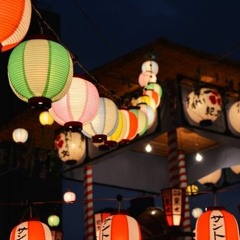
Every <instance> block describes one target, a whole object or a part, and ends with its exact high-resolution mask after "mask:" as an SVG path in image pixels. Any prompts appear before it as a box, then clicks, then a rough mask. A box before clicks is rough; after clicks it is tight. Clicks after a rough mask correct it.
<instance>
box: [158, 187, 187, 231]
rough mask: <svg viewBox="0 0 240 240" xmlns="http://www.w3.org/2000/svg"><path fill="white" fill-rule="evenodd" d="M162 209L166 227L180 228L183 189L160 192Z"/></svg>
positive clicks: (169, 189) (168, 189)
mask: <svg viewBox="0 0 240 240" xmlns="http://www.w3.org/2000/svg"><path fill="white" fill-rule="evenodd" d="M162 200H163V208H164V213H165V218H166V222H167V225H168V226H169V227H173V226H180V225H181V220H182V213H183V206H184V205H183V189H181V188H167V189H163V190H162Z"/></svg>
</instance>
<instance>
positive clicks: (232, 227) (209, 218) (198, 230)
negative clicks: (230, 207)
mask: <svg viewBox="0 0 240 240" xmlns="http://www.w3.org/2000/svg"><path fill="white" fill-rule="evenodd" d="M195 239H196V240H216V239H222V240H239V229H238V224H237V221H236V219H235V217H234V216H233V215H232V214H231V213H229V212H227V211H226V210H225V209H224V208H221V207H212V208H209V209H207V211H206V212H204V213H202V214H201V215H200V217H199V218H198V219H197V222H196V227H195Z"/></svg>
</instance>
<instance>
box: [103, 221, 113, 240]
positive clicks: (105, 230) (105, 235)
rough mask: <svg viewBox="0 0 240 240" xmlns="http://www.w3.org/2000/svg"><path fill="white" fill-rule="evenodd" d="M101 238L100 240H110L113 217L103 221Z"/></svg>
mask: <svg viewBox="0 0 240 240" xmlns="http://www.w3.org/2000/svg"><path fill="white" fill-rule="evenodd" d="M101 230H102V231H101V237H100V239H104V238H108V237H109V235H110V231H111V217H109V218H106V219H105V220H104V221H103V224H102V229H101Z"/></svg>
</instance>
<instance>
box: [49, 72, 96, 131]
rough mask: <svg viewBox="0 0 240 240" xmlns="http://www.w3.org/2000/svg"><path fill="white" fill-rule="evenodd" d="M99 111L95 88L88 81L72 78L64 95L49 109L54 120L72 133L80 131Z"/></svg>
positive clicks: (76, 77)
mask: <svg viewBox="0 0 240 240" xmlns="http://www.w3.org/2000/svg"><path fill="white" fill-rule="evenodd" d="M98 109H99V94H98V90H97V88H96V87H95V86H94V85H93V84H92V83H91V82H89V81H87V80H85V79H83V78H80V77H78V76H75V77H73V79H72V83H71V86H70V88H69V90H68V92H67V93H66V95H65V96H64V97H63V98H62V99H60V100H59V101H57V102H54V103H53V104H52V107H51V108H50V109H49V112H50V114H51V115H52V116H53V118H54V120H55V121H56V122H57V123H58V124H60V125H62V126H65V127H66V128H68V129H71V130H72V131H81V130H82V126H83V124H87V123H88V122H90V121H91V120H93V118H94V117H95V116H96V114H97V111H98Z"/></svg>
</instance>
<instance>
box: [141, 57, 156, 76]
mask: <svg viewBox="0 0 240 240" xmlns="http://www.w3.org/2000/svg"><path fill="white" fill-rule="evenodd" d="M142 72H151V73H153V74H155V75H157V74H158V64H157V62H155V61H153V60H148V61H145V62H144V63H143V64H142Z"/></svg>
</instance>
